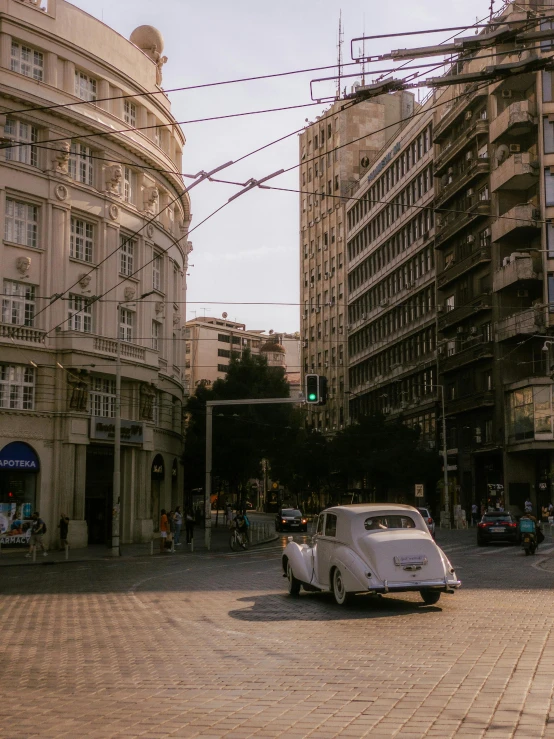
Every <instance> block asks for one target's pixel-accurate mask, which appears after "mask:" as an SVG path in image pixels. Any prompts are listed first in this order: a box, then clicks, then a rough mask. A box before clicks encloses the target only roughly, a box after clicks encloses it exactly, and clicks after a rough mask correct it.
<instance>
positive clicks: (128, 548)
mask: <svg viewBox="0 0 554 739" xmlns="http://www.w3.org/2000/svg"><path fill="white" fill-rule="evenodd" d="M254 523H257V522H254ZM264 523H267V522H264ZM268 529H269V535H268V538H266V539H264V540H263V541H259V542H258V541H255V542H254V543H253V544H251V545H250V547H257V546H260V545H261V544H267V543H268V542H271V541H275V540H276V539H278V538H279V537H278V536H277V534H275V532H274V530H273V527H272V526H268ZM185 540H186V537H185V532H184V531H181V542H182V543H181V546H179V547H176V548H175V551H174V552H170V551H169V550H168V551H167V553H164V554H163V555H160V540H159V538H155V539H154V542H153V547H152V551H153V556H154V557H161V556H163V557H166V558H168V557H174V556H176V555H179V556H183V555H187V554H190V553H191V552H190V547H189V546H188V545H187V544H185ZM150 550H151V546H150V542H147V543H144V544H123V545H122V546H121V556H120V557H113V556H112V555H111V554H110V549H109V548H108V547H106V546H104V545H91V546H88V547H84V548H82V549H70V550H69V558H68V559H67V560H66V558H65V552H60V551H57V550H49V551H48V556H47V557H43V555H42V552H37V557H36V562H33V560H32V558H30V557H29V558H27V557H25V555H26V554H27V552H28V550H27V549H26V548H23V547H22V548H18V549H11V548H10V549H7V548H6V547H2V548H1V549H0V567H6V566H8V567H9V566H23V565H33V564H34V565H39V564H41V565H52V564H66V563H71V562H73V563H75V562H89V561H92V560H114V561H115V560H119V561H121V560H122V559H133V558H136V557H149V556H151V555H150ZM230 551H231V550H230V547H229V529H228V528H227V526H226V525H225V524H224V523H222V521H221V517H220V520H219V526H218V527H217V528H216V527H215V518H214V520H212V542H211V548H210V553H218V552H230ZM194 554H208V551H207V549H206V546H205V543H204V528H202V527H199V526H197V527H196V528H195V529H194Z"/></svg>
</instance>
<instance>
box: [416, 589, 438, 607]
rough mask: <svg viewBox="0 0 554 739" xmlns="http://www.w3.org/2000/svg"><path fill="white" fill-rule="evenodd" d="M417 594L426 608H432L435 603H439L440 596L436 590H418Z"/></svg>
mask: <svg viewBox="0 0 554 739" xmlns="http://www.w3.org/2000/svg"><path fill="white" fill-rule="evenodd" d="M419 594H420V595H421V597H422V598H423V602H424V603H425V605H426V606H434V605H435V603H438V602H439V599H440V597H441V594H440V593H439V592H438V591H436V590H420V591H419Z"/></svg>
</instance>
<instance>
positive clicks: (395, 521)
mask: <svg viewBox="0 0 554 739" xmlns="http://www.w3.org/2000/svg"><path fill="white" fill-rule="evenodd" d="M364 526H365V528H366V530H367V531H382V530H383V529H415V527H416V525H415V523H414V520H413V518H410V516H372V517H371V518H366V520H365V521H364Z"/></svg>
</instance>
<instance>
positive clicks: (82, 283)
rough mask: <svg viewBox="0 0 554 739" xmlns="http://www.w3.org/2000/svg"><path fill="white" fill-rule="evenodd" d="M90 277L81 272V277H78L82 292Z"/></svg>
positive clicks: (88, 283)
mask: <svg viewBox="0 0 554 739" xmlns="http://www.w3.org/2000/svg"><path fill="white" fill-rule="evenodd" d="M91 279H92V277H91V276H90V275H88V274H87V273H86V272H83V274H82V275H79V285H80V286H81V289H82V290H86V289H87V287H88V286H89V285H90V281H91Z"/></svg>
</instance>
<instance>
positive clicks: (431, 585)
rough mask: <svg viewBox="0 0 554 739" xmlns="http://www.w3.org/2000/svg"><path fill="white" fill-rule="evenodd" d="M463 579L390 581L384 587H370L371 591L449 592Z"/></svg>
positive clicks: (458, 585) (459, 584)
mask: <svg viewBox="0 0 554 739" xmlns="http://www.w3.org/2000/svg"><path fill="white" fill-rule="evenodd" d="M461 584H462V582H461V580H419V581H418V582H414V581H413V580H412V581H406V582H388V581H387V580H385V583H384V586H383V587H376V588H371V587H370V588H368V591H369V592H370V593H402V592H406V591H410V590H412V591H413V590H438V591H442V592H449V591H453V590H457V589H458V588H459V587H460V586H461Z"/></svg>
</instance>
